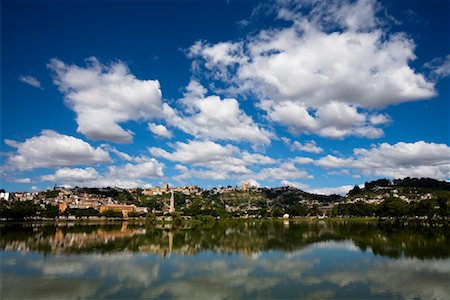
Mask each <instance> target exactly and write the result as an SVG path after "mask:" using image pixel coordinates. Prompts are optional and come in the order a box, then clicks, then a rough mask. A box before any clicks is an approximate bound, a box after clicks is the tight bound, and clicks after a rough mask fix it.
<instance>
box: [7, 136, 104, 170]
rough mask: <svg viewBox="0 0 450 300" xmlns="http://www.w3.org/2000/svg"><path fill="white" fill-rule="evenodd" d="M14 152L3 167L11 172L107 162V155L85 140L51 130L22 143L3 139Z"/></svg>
mask: <svg viewBox="0 0 450 300" xmlns="http://www.w3.org/2000/svg"><path fill="white" fill-rule="evenodd" d="M5 143H6V144H7V145H9V146H11V147H14V148H17V152H16V153H13V154H10V155H9V157H8V159H7V165H8V166H9V167H10V168H12V169H18V170H32V169H35V168H54V167H62V166H73V165H92V164H97V163H108V162H111V158H110V157H109V154H108V152H106V151H104V150H103V149H101V148H100V147H97V148H94V147H92V146H91V145H89V144H88V143H86V142H85V141H83V140H81V139H78V138H75V137H73V136H68V135H64V134H59V133H57V132H55V131H53V130H43V131H42V132H41V135H39V136H35V137H32V138H29V139H26V140H25V141H24V142H22V143H21V142H17V141H12V140H5Z"/></svg>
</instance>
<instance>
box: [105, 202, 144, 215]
mask: <svg viewBox="0 0 450 300" xmlns="http://www.w3.org/2000/svg"><path fill="white" fill-rule="evenodd" d="M136 208H137V207H136V205H127V204H107V205H102V206H100V212H101V213H102V212H104V211H107V210H113V211H120V212H122V214H123V216H124V217H128V214H129V213H130V212H135V211H136Z"/></svg>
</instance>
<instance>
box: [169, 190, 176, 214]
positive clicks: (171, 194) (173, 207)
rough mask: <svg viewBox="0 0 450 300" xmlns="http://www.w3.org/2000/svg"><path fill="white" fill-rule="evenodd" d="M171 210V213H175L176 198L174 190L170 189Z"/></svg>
mask: <svg viewBox="0 0 450 300" xmlns="http://www.w3.org/2000/svg"><path fill="white" fill-rule="evenodd" d="M169 212H170V213H174V212H175V200H174V199H173V190H170V208H169Z"/></svg>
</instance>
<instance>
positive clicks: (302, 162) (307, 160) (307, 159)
mask: <svg viewBox="0 0 450 300" xmlns="http://www.w3.org/2000/svg"><path fill="white" fill-rule="evenodd" d="M292 161H293V162H295V163H296V164H300V165H306V164H310V163H312V162H313V161H314V159H312V158H310V157H304V156H297V157H294V158H293V159H292Z"/></svg>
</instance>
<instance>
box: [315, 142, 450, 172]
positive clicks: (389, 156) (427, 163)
mask: <svg viewBox="0 0 450 300" xmlns="http://www.w3.org/2000/svg"><path fill="white" fill-rule="evenodd" d="M312 163H314V164H315V165H318V166H320V167H323V168H354V169H359V170H361V171H362V172H363V173H365V174H368V175H369V174H372V175H377V176H387V177H392V178H404V177H408V176H409V177H431V178H436V179H448V178H449V174H450V147H449V146H447V145H445V144H436V143H427V142H424V141H418V142H415V143H405V142H399V143H396V144H393V145H391V144H388V143H382V144H379V145H375V146H373V147H372V148H370V149H363V148H356V149H354V150H353V155H352V156H351V157H347V158H342V157H336V156H333V155H327V156H325V157H322V158H320V159H318V160H315V161H313V162H312Z"/></svg>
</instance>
